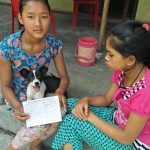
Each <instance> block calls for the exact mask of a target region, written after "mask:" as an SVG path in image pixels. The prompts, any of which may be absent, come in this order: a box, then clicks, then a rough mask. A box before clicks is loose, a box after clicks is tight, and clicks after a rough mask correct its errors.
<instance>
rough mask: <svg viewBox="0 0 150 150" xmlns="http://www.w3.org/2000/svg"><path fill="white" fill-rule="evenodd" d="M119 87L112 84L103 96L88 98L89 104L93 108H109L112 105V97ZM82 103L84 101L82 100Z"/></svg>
mask: <svg viewBox="0 0 150 150" xmlns="http://www.w3.org/2000/svg"><path fill="white" fill-rule="evenodd" d="M117 88H118V86H117V85H116V84H115V83H112V84H111V86H110V87H109V88H108V89H107V90H106V92H105V93H104V95H101V96H92V97H86V99H87V101H88V104H89V105H93V106H109V105H111V104H112V102H113V100H112V96H113V94H114V93H115V91H116V90H117ZM81 101H82V99H81Z"/></svg>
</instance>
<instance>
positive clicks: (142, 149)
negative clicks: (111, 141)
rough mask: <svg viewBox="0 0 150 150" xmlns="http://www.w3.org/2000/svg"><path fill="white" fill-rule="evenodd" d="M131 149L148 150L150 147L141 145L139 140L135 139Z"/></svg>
mask: <svg viewBox="0 0 150 150" xmlns="http://www.w3.org/2000/svg"><path fill="white" fill-rule="evenodd" d="M133 147H134V149H135V150H150V147H149V146H147V145H146V144H144V143H142V142H141V141H140V140H138V139H136V140H135V142H134V143H133Z"/></svg>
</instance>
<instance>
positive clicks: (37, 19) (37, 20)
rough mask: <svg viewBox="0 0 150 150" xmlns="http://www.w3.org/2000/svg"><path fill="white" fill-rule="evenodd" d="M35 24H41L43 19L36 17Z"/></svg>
mask: <svg viewBox="0 0 150 150" xmlns="http://www.w3.org/2000/svg"><path fill="white" fill-rule="evenodd" d="M35 25H37V26H38V25H41V19H40V18H38V17H37V18H36V19H35Z"/></svg>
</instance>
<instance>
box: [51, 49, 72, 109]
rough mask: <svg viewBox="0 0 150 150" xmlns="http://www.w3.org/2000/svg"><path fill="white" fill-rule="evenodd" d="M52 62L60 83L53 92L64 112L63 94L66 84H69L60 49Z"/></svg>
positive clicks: (65, 106) (64, 100) (65, 105)
mask: <svg viewBox="0 0 150 150" xmlns="http://www.w3.org/2000/svg"><path fill="white" fill-rule="evenodd" d="M54 63H55V66H56V70H57V72H58V75H59V77H60V85H59V87H58V88H57V90H56V91H55V94H56V95H58V96H60V99H61V105H62V106H63V110H64V111H65V112H66V111H67V104H66V98H65V96H64V93H65V92H66V90H67V88H68V85H69V77H68V74H67V70H66V66H65V62H64V56H63V53H62V51H61V52H60V53H59V54H58V55H57V56H56V57H55V58H54Z"/></svg>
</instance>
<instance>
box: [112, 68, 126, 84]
mask: <svg viewBox="0 0 150 150" xmlns="http://www.w3.org/2000/svg"><path fill="white" fill-rule="evenodd" d="M123 76H124V73H123V71H121V70H117V71H114V72H113V73H112V81H113V82H114V83H116V84H119V83H120V81H121V80H123Z"/></svg>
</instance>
